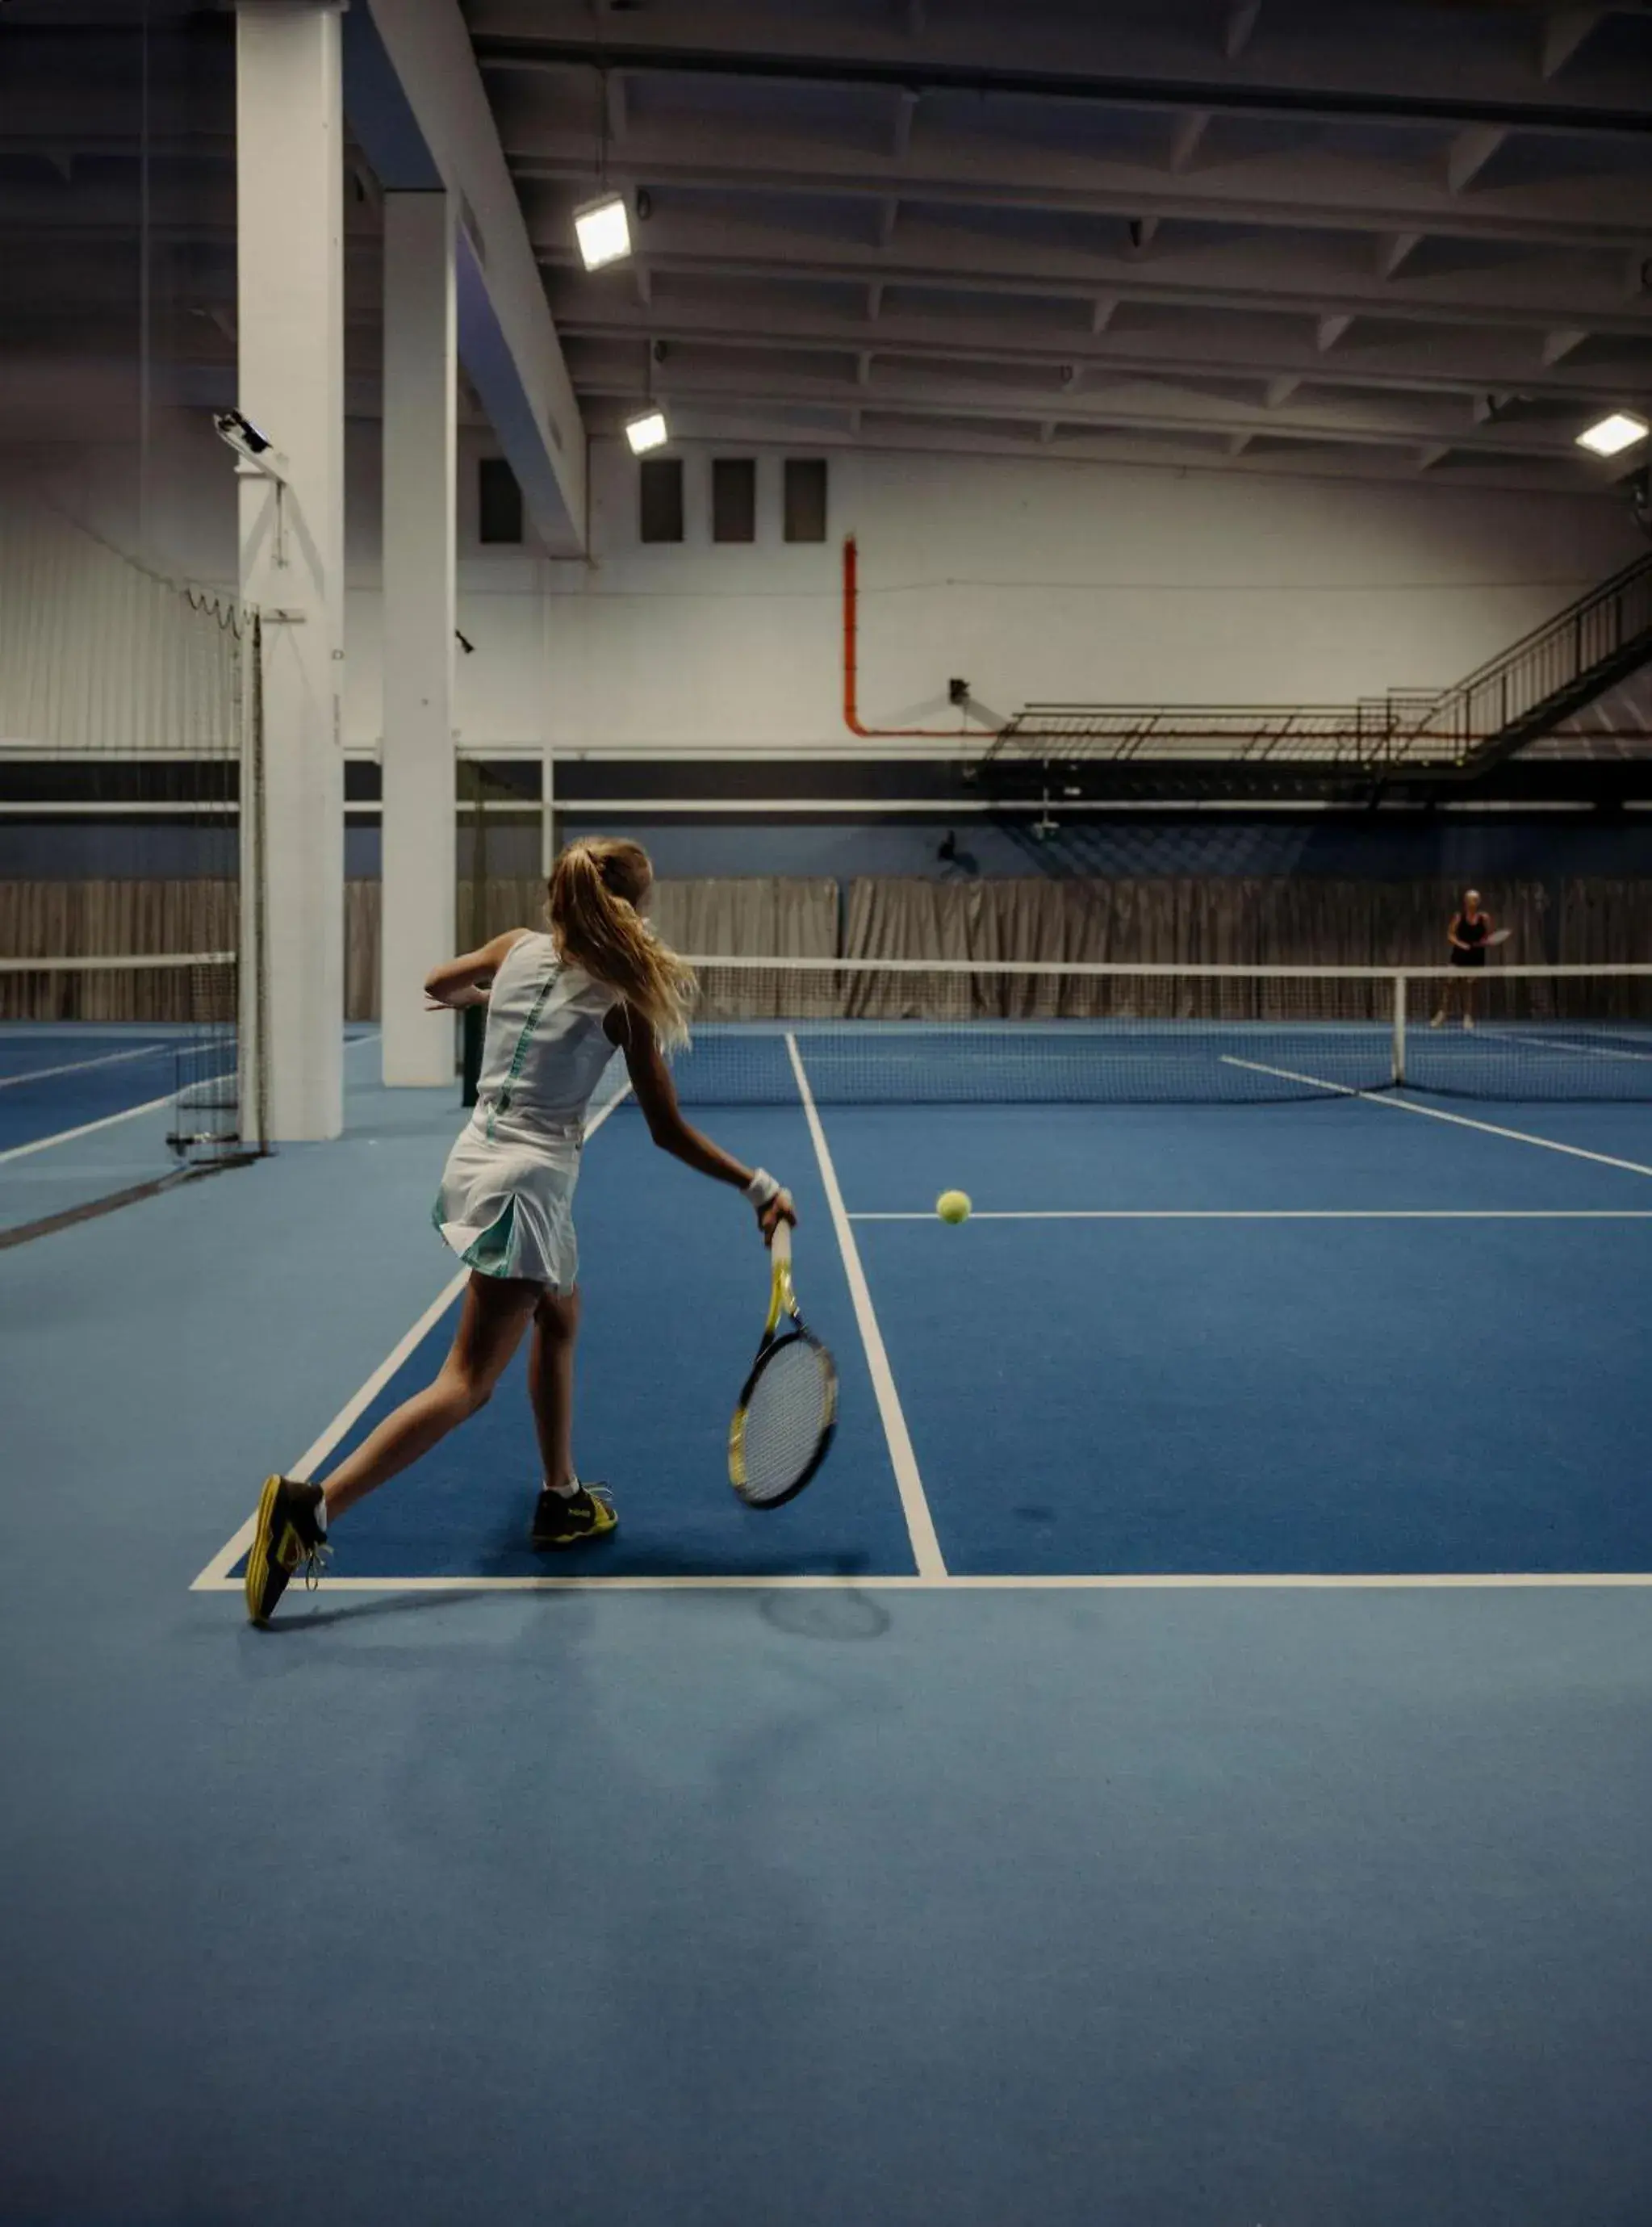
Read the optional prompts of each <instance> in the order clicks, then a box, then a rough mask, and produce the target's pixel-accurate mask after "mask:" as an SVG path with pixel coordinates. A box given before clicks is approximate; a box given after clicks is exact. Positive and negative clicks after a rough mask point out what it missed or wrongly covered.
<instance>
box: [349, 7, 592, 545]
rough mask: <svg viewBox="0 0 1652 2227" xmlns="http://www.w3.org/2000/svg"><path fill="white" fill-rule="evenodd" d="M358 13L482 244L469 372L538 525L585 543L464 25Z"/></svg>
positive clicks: (569, 426)
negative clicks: (368, 25)
mask: <svg viewBox="0 0 1652 2227" xmlns="http://www.w3.org/2000/svg"><path fill="white" fill-rule="evenodd" d="M359 12H360V13H361V14H362V15H363V16H370V22H371V29H372V31H373V33H374V34H376V36H377V38H378V40H379V41H380V44H381V45H382V47H383V49H384V53H385V55H386V58H387V59H388V61H389V63H390V65H391V67H392V70H393V72H394V73H395V76H396V78H397V80H399V84H400V88H401V93H402V95H403V96H404V97H405V101H406V104H407V106H408V107H409V109H411V112H412V116H413V118H414V120H415V122H416V123H417V125H418V131H419V132H420V133H421V134H422V136H423V138H424V144H425V146H426V147H427V149H428V150H429V152H430V156H431V159H432V160H433V162H434V163H435V164H436V166H437V169H438V170H439V172H440V174H441V177H442V180H443V182H444V183H445V185H446V187H447V188H448V191H449V192H450V194H451V195H453V196H454V199H455V201H456V204H457V206H458V207H459V209H460V211H461V214H462V217H463V219H464V228H465V231H466V233H467V234H468V235H469V237H470V239H471V242H472V245H473V246H474V247H475V258H474V268H473V270H472V271H470V273H469V275H464V274H462V283H461V291H460V340H461V347H462V350H463V352H464V361H465V368H466V371H467V372H468V373H469V376H470V378H471V380H472V381H473V383H474V384H475V386H476V389H477V391H478V392H479V393H481V395H482V399H483V402H484V404H485V405H486V406H487V408H488V413H489V415H490V416H491V417H492V418H493V420H494V431H496V432H497V434H498V435H499V437H500V441H501V445H502V446H503V448H504V450H505V451H506V454H507V456H508V457H509V459H510V462H511V464H512V467H513V469H514V471H515V473H516V476H517V479H518V480H519V482H520V483H521V488H522V495H523V499H524V501H525V502H526V507H527V510H528V514H529V516H530V517H531V518H532V519H533V522H534V525H535V526H537V527H538V529H539V533H541V535H543V536H544V537H545V539H546V540H547V541H549V542H550V543H551V545H552V546H553V547H563V548H572V547H576V546H580V545H581V543H582V542H583V539H584V518H585V442H584V437H583V427H582V424H581V420H580V415H579V405H578V404H577V401H576V400H575V399H574V391H573V386H572V383H571V380H570V379H569V377H568V369H567V366H566V364H565V363H564V361H563V355H562V348H561V345H560V343H559V342H558V338H557V334H556V328H555V327H554V326H553V325H552V322H551V311H550V308H549V306H548V304H547V303H546V301H545V283H544V280H543V279H542V278H540V276H539V265H538V263H537V261H536V259H535V257H534V252H533V247H532V246H531V245H530V243H529V240H528V236H527V227H526V223H525V221H524V220H523V215H522V207H521V201H520V198H519V196H518V194H517V190H516V186H515V183H514V181H513V179H512V176H511V174H510V171H509V169H508V168H507V164H506V162H505V156H504V153H503V150H501V146H500V144H499V131H498V128H497V126H496V124H494V114H493V110H492V108H491V106H490V105H489V104H488V95H487V93H486V91H485V90H484V88H483V86H482V73H481V72H480V70H479V68H478V67H477V63H476V56H475V48H474V47H473V45H472V43H471V39H470V33H469V27H468V26H467V24H466V22H465V19H464V16H462V13H461V11H460V9H459V6H458V4H457V0H373V4H372V8H371V10H367V9H365V8H362V9H360V11H359ZM353 120H354V119H353ZM369 152H370V153H371V152H372V149H371V147H369ZM380 168H381V169H382V165H381V166H380ZM482 296H485V301H484V300H482V299H481V298H480V297H482Z"/></svg>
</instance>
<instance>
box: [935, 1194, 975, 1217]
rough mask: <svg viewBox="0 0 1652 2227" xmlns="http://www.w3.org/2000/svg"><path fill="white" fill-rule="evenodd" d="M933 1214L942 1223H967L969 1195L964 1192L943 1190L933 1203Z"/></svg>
mask: <svg viewBox="0 0 1652 2227" xmlns="http://www.w3.org/2000/svg"><path fill="white" fill-rule="evenodd" d="M935 1212H936V1213H937V1214H938V1215H939V1216H941V1220H942V1221H943V1222H967V1221H968V1220H969V1193H968V1192H967V1191H966V1190H943V1191H942V1192H941V1196H940V1197H939V1198H938V1199H937V1200H936V1201H935Z"/></svg>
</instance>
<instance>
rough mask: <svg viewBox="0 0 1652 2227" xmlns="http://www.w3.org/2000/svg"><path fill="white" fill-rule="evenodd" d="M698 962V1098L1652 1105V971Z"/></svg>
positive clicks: (682, 1090)
mask: <svg viewBox="0 0 1652 2227" xmlns="http://www.w3.org/2000/svg"><path fill="white" fill-rule="evenodd" d="M695 964H696V967H697V968H698V973H699V979H700V998H699V1002H698V1009H697V1018H696V1020H695V1023H694V1027H693V1042H692V1045H691V1047H690V1048H689V1049H688V1050H686V1051H684V1052H680V1053H679V1054H678V1055H677V1056H676V1057H675V1060H674V1062H673V1071H674V1073H675V1076H676V1081H677V1087H678V1090H679V1094H680V1096H681V1097H682V1098H683V1100H684V1101H685V1102H686V1103H689V1104H696V1103H698V1104H701V1105H714V1104H734V1105H737V1104H786V1103H795V1102H796V1101H797V1099H798V1097H799V1095H800V1089H801V1088H803V1087H804V1086H805V1085H807V1089H808V1091H809V1092H810V1094H812V1095H813V1098H814V1099H815V1101H817V1102H818V1103H820V1104H822V1105H890V1104H895V1105H901V1104H909V1105H934V1104H949V1103H951V1104H969V1103H974V1102H979V1103H985V1104H996V1103H1002V1104H1059V1103H1080V1104H1083V1103H1107V1102H1119V1103H1125V1104H1129V1103H1152V1102H1155V1101H1158V1102H1183V1103H1198V1102H1204V1101H1241V1102H1243V1101H1259V1100H1269V1099H1292V1098H1306V1099H1312V1098H1317V1097H1324V1096H1327V1095H1334V1094H1337V1093H1341V1092H1348V1091H1365V1090H1387V1089H1391V1088H1396V1087H1399V1086H1402V1085H1403V1086H1408V1087H1411V1088H1415V1089H1418V1090H1420V1091H1424V1092H1429V1093H1441V1094H1451V1095H1462V1096H1469V1097H1480V1098H1494V1099H1506V1100H1516V1101H1517V1100H1521V1099H1652V966H1643V967H1587V968H1585V967H1573V968H1567V967H1549V968H1539V967H1521V968H1488V969H1486V970H1485V971H1484V972H1483V973H1476V974H1472V975H1470V973H1468V972H1467V970H1464V971H1460V972H1455V973H1453V972H1448V971H1446V970H1443V969H1438V968H1433V969H1426V970H1422V971H1420V972H1414V973H1397V972H1393V971H1385V970H1381V969H1377V968H1319V969H1314V968H1287V967H1272V968H1261V967H1253V968H1246V967H1129V966H1098V967H1082V966H1072V967H1038V966H1033V965H1026V966H1017V965H1013V964H1010V963H1005V964H1002V965H996V964H987V965H979V964H978V965H964V964H957V965H951V966H948V965H946V964H936V965H933V966H931V965H928V964H915V963H911V962H893V961H889V960H877V961H854V960H835V961H820V962H818V963H817V962H813V961H811V962H807V963H795V962H786V961H776V960H766V961H765V960H728V959H722V958H711V959H702V960H696V961H695Z"/></svg>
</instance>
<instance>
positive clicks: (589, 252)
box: [574, 194, 631, 271]
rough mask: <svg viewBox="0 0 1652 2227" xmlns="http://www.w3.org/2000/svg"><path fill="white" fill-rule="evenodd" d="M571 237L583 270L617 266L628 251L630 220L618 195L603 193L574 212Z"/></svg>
mask: <svg viewBox="0 0 1652 2227" xmlns="http://www.w3.org/2000/svg"><path fill="white" fill-rule="evenodd" d="M574 238H575V239H577V241H578V242H579V252H580V256H581V258H582V260H583V261H584V265H585V268H586V270H587V271H600V270H601V269H602V268H603V265H605V264H609V263H621V262H623V260H624V259H625V258H626V257H627V256H628V254H629V253H630V252H631V218H630V212H629V211H628V209H627V207H626V206H625V196H624V195H622V194H604V195H603V197H602V199H601V200H600V201H586V202H584V204H583V205H582V206H581V207H578V208H577V209H576V210H575V211H574Z"/></svg>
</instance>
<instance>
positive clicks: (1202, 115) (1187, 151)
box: [1170, 108, 1210, 177]
mask: <svg viewBox="0 0 1652 2227" xmlns="http://www.w3.org/2000/svg"><path fill="white" fill-rule="evenodd" d="M1209 129H1210V112H1209V109H1208V108H1190V109H1189V110H1188V112H1187V113H1186V114H1185V115H1183V116H1178V117H1177V119H1176V130H1175V132H1174V134H1173V135H1172V137H1171V139H1170V169H1171V170H1172V172H1173V173H1174V174H1175V175H1177V177H1180V176H1181V175H1182V174H1183V171H1184V170H1187V169H1191V167H1192V163H1193V158H1194V156H1196V154H1197V153H1198V151H1199V147H1200V143H1201V142H1202V139H1203V137H1204V135H1205V133H1206V132H1207V131H1209Z"/></svg>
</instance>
